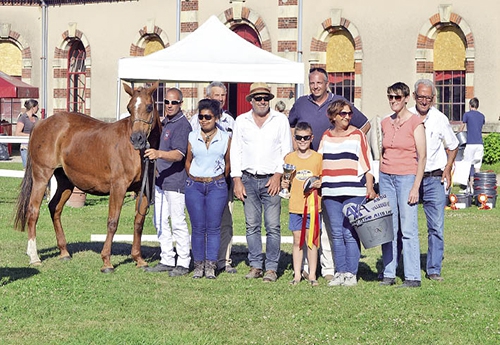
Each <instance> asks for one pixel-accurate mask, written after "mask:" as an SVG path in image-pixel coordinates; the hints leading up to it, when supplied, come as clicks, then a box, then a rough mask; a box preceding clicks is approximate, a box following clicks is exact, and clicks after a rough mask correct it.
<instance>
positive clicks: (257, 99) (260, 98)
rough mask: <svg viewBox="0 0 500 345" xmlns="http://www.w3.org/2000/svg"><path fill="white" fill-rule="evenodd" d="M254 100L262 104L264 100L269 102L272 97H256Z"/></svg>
mask: <svg viewBox="0 0 500 345" xmlns="http://www.w3.org/2000/svg"><path fill="white" fill-rule="evenodd" d="M253 99H254V100H255V101H256V102H262V101H263V100H264V101H266V102H269V101H270V100H271V97H269V96H255V97H254V98H253Z"/></svg>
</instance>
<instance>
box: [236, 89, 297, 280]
mask: <svg viewBox="0 0 500 345" xmlns="http://www.w3.org/2000/svg"><path fill="white" fill-rule="evenodd" d="M273 98H274V95H273V94H272V93H271V89H270V87H269V86H268V85H267V84H265V83H253V84H252V85H251V86H250V93H249V94H248V95H247V97H246V100H247V101H248V102H250V103H251V104H252V110H250V111H249V112H247V113H244V114H241V115H240V116H238V117H237V118H236V122H235V126H234V132H233V139H232V143H231V151H230V154H231V177H232V178H233V181H234V195H235V196H236V197H237V198H238V199H240V200H241V201H243V204H244V211H245V220H246V225H247V226H246V238H247V244H248V261H249V262H250V266H251V269H250V272H249V273H248V274H247V275H246V276H245V278H247V279H252V278H260V277H262V276H263V267H264V254H263V253H262V239H261V224H262V211H263V210H264V224H265V227H266V260H265V269H266V272H265V274H264V277H263V281H264V282H274V281H276V279H277V278H278V276H277V270H278V261H279V257H280V249H281V247H280V246H281V229H280V214H281V198H280V196H279V195H278V192H279V190H280V185H281V181H280V180H281V175H282V174H283V163H284V157H285V155H286V154H287V153H289V152H291V151H292V138H291V132H290V126H289V124H288V118H287V117H286V115H284V114H282V113H279V112H277V111H275V110H272V109H270V107H269V101H270V100H271V99H273Z"/></svg>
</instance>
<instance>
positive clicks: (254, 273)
mask: <svg viewBox="0 0 500 345" xmlns="http://www.w3.org/2000/svg"><path fill="white" fill-rule="evenodd" d="M261 277H262V270H261V269H260V268H255V267H252V268H251V269H250V272H248V274H247V275H246V276H245V278H246V279H253V278H261Z"/></svg>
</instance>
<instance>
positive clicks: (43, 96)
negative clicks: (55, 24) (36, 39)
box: [40, 0, 49, 118]
mask: <svg viewBox="0 0 500 345" xmlns="http://www.w3.org/2000/svg"><path fill="white" fill-rule="evenodd" d="M41 5H42V56H41V60H42V61H41V62H42V85H41V86H42V87H41V88H42V92H41V97H40V103H42V109H41V111H40V113H41V116H42V118H45V117H46V116H47V114H46V111H47V87H48V86H47V74H48V66H47V52H48V48H47V47H48V32H49V30H48V8H47V4H46V3H45V0H41Z"/></svg>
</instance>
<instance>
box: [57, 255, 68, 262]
mask: <svg viewBox="0 0 500 345" xmlns="http://www.w3.org/2000/svg"><path fill="white" fill-rule="evenodd" d="M59 260H61V261H70V260H71V256H69V255H68V256H61V257H60V258H59Z"/></svg>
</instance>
